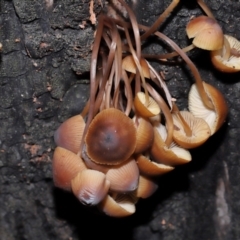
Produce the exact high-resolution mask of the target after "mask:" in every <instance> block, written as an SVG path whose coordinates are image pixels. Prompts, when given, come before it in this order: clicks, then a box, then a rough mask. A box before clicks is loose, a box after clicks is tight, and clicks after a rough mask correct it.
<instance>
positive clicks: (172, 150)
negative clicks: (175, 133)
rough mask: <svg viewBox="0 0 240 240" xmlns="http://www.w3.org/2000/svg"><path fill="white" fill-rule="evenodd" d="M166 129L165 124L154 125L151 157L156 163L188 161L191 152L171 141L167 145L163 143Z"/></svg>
mask: <svg viewBox="0 0 240 240" xmlns="http://www.w3.org/2000/svg"><path fill="white" fill-rule="evenodd" d="M166 137H167V131H166V128H165V126H163V125H162V124H159V125H158V126H157V127H154V141H153V145H152V147H151V149H150V155H151V156H152V159H153V160H155V161H156V162H158V163H162V164H165V165H169V166H176V165H180V164H185V163H188V162H190V161H191V160H192V157H191V154H190V153H189V151H187V150H186V149H184V148H181V147H179V146H178V145H177V144H176V143H175V142H172V143H171V144H170V146H169V147H167V145H166V143H165V139H166Z"/></svg>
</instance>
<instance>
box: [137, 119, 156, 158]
mask: <svg viewBox="0 0 240 240" xmlns="http://www.w3.org/2000/svg"><path fill="white" fill-rule="evenodd" d="M133 121H134V122H135V123H136V120H135V118H133ZM136 128H137V142H136V148H135V151H134V154H139V153H143V152H145V151H146V150H147V149H149V148H150V146H151V145H152V143H153V135H154V134H153V126H152V124H151V122H150V121H149V120H148V119H145V118H138V125H137V126H136Z"/></svg>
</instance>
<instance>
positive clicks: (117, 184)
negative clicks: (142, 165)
mask: <svg viewBox="0 0 240 240" xmlns="http://www.w3.org/2000/svg"><path fill="white" fill-rule="evenodd" d="M106 179H107V180H108V181H109V182H110V190H111V191H114V192H121V193H127V192H131V191H134V190H135V189H136V188H137V187H138V180H139V169H138V166H137V163H136V161H135V159H133V158H131V159H129V160H128V161H125V162H123V163H122V164H120V165H117V166H113V167H111V168H110V169H109V170H108V172H107V173H106Z"/></svg>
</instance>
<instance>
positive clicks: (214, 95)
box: [188, 82, 228, 135]
mask: <svg viewBox="0 0 240 240" xmlns="http://www.w3.org/2000/svg"><path fill="white" fill-rule="evenodd" d="M203 86H204V89H205V91H206V93H207V95H208V97H209V99H210V100H211V101H212V103H213V106H214V110H211V109H208V108H207V107H206V106H205V105H204V103H203V101H202V99H201V97H200V94H199V91H198V89H197V87H196V84H193V85H192V87H191V89H190V92H189V97H188V107H189V110H190V112H191V113H192V114H193V115H194V116H195V117H198V118H202V119H204V120H205V121H206V122H207V124H208V125H209V127H210V130H211V135H213V134H214V133H215V132H216V131H217V130H218V129H219V128H220V127H221V126H222V124H223V123H224V121H225V119H226V117H227V113H228V107H227V103H226V101H225V99H224V96H223V95H222V93H221V92H220V91H218V90H217V89H216V88H214V87H213V86H211V85H210V84H207V83H205V82H203Z"/></svg>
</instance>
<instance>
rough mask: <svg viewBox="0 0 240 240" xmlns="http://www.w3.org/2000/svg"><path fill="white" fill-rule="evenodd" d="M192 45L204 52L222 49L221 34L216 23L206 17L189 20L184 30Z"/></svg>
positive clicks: (222, 39)
mask: <svg viewBox="0 0 240 240" xmlns="http://www.w3.org/2000/svg"><path fill="white" fill-rule="evenodd" d="M186 32H187V35H188V37H189V38H194V40H193V44H194V45H195V46H196V47H198V48H202V49H205V50H217V49H221V48H222V47H223V43H224V37H223V32H222V29H221V27H220V26H219V24H218V23H217V21H216V20H215V19H213V18H210V17H207V16H199V17H196V18H194V19H193V20H191V21H190V22H189V23H188V25H187V28H186Z"/></svg>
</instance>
